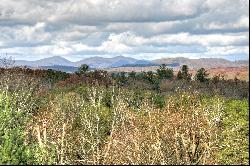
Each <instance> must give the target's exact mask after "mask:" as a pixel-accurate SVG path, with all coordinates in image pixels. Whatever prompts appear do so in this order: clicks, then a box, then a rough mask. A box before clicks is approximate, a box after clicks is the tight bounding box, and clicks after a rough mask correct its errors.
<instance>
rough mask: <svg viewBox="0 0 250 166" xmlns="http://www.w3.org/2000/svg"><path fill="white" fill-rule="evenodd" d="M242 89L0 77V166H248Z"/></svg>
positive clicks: (87, 76) (160, 76)
mask: <svg viewBox="0 0 250 166" xmlns="http://www.w3.org/2000/svg"><path fill="white" fill-rule="evenodd" d="M248 96H249V94H248V82H244V81H239V80H237V78H235V79H234V80H224V79H223V77H221V76H216V77H214V78H212V79H211V78H208V73H207V72H206V71H205V69H200V70H198V71H197V74H196V76H195V77H193V79H192V75H190V74H189V72H188V67H187V66H184V67H182V68H181V69H180V72H179V73H178V75H177V76H174V75H173V71H172V70H171V69H168V68H166V66H164V65H162V66H161V67H160V68H159V69H158V70H157V72H156V73H153V72H147V73H146V72H145V73H134V72H132V73H113V74H112V75H111V74H109V73H107V72H105V71H97V70H96V71H88V67H87V66H84V65H83V66H82V68H81V69H80V70H79V72H77V73H73V74H68V73H63V72H56V71H52V70H31V69H27V68H22V69H21V68H9V69H3V68H2V69H1V75H0V111H1V112H0V119H1V121H0V164H171V165H172V164H173V165H174V164H248V162H249V157H248V156H249V152H248V151H249V143H248V141H249V128H248V124H249V120H248V116H249V112H248V110H249V106H248Z"/></svg>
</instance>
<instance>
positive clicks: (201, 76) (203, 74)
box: [195, 68, 209, 82]
mask: <svg viewBox="0 0 250 166" xmlns="http://www.w3.org/2000/svg"><path fill="white" fill-rule="evenodd" d="M208 75H209V73H207V71H206V70H205V69H204V68H200V69H199V70H198V71H197V73H196V75H195V79H196V80H198V81H200V82H206V81H208Z"/></svg>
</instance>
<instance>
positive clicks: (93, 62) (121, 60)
mask: <svg viewBox="0 0 250 166" xmlns="http://www.w3.org/2000/svg"><path fill="white" fill-rule="evenodd" d="M135 61H137V59H134V58H130V57H124V56H117V57H114V58H103V57H91V58H86V59H83V60H81V61H78V62H75V65H76V66H80V65H81V64H87V65H89V66H90V67H93V68H108V67H117V66H122V65H125V64H130V63H133V62H135Z"/></svg>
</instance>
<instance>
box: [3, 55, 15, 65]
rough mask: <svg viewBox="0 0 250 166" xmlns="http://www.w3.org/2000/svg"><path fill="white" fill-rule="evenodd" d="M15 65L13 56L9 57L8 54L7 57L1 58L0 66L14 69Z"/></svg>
mask: <svg viewBox="0 0 250 166" xmlns="http://www.w3.org/2000/svg"><path fill="white" fill-rule="evenodd" d="M14 64H15V60H14V59H13V58H12V56H9V57H7V53H6V55H5V57H3V58H1V57H0V66H3V67H4V68H9V67H12V66H13V65H14Z"/></svg>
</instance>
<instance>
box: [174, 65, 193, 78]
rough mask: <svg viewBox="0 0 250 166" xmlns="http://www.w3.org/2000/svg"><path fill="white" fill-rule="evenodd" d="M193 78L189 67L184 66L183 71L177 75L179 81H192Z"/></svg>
mask: <svg viewBox="0 0 250 166" xmlns="http://www.w3.org/2000/svg"><path fill="white" fill-rule="evenodd" d="M191 77H192V74H190V73H189V72H188V66H187V65H182V67H181V70H180V71H179V72H178V74H177V79H180V80H181V79H183V80H187V81H190V80H191Z"/></svg>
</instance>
